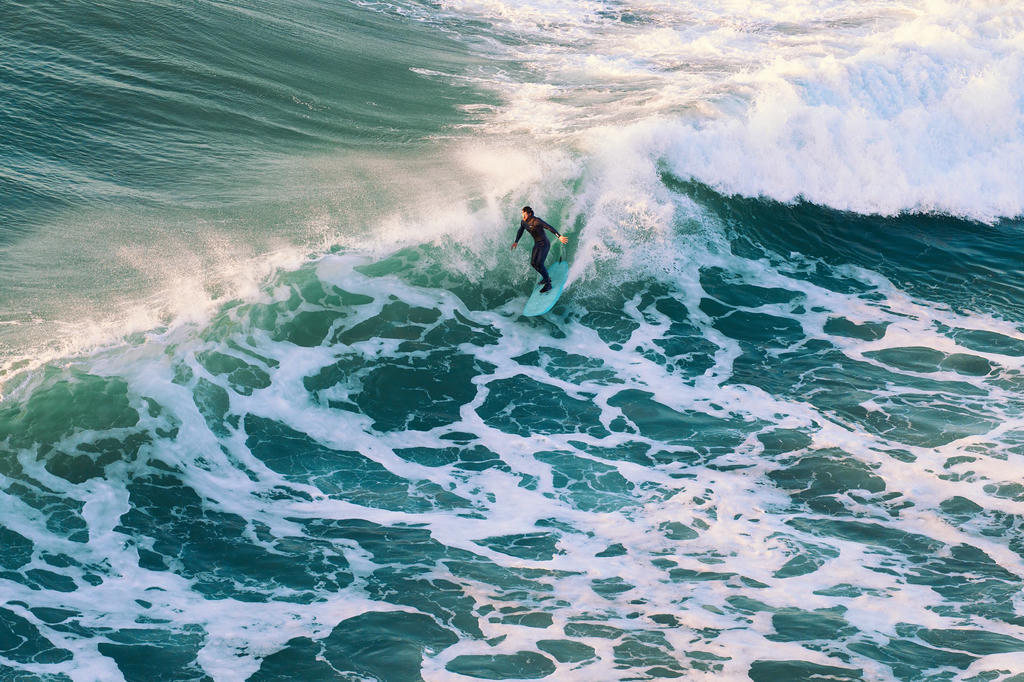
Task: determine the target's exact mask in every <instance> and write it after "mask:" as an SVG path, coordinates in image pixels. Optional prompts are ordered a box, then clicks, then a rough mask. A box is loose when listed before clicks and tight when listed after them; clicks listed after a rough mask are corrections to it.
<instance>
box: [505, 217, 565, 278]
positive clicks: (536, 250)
mask: <svg viewBox="0 0 1024 682" xmlns="http://www.w3.org/2000/svg"><path fill="white" fill-rule="evenodd" d="M545 229H547V230H551V233H552V234H554V235H555V236H556V237H561V236H562V235H560V234H559V233H558V230H556V229H555V228H553V227H551V226H550V225H548V224H547V223H546V222H544V221H543V220H541V219H540V218H538V217H537V216H535V215H532V216H530V217H529V218H528V219H527V220H521V221H520V222H519V231H518V232H516V239H515V243H516V244H518V243H519V238H520V237H522V236H523V230H526V231H527V232H529V233H530V236H531V237H533V253H532V254H530V265H532V266H533V269H534V270H536V271H537V272H539V273H540V276H541V277H542V278H543V281H544V282H550V281H551V278H550V277H549V276H548V269H547V268H546V267H544V261H545V259H547V257H548V251H549V250H551V242H549V241H548V236H547V235H546V234H544V230H545Z"/></svg>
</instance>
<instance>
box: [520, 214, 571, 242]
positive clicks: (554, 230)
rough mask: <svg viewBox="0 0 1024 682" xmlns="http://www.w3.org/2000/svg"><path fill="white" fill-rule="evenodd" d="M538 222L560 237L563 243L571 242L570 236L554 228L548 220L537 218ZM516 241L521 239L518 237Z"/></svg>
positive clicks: (559, 239)
mask: <svg viewBox="0 0 1024 682" xmlns="http://www.w3.org/2000/svg"><path fill="white" fill-rule="evenodd" d="M537 222H539V223H540V224H541V226H542V227H544V229H546V230H547V231H548V232H550V233H551V234H553V235H555V236H556V237H558V241H560V242H562V243H563V244H568V243H569V238H568V237H566V236H565V235H563V234H562V233H560V232H559V231H558V230H556V229H555V228H553V227H551V226H550V225H548V224H547V223H546V222H544V221H543V220H541V219H540V218H537ZM520 229H521V228H520ZM516 241H519V240H518V239H516Z"/></svg>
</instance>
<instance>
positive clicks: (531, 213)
mask: <svg viewBox="0 0 1024 682" xmlns="http://www.w3.org/2000/svg"><path fill="white" fill-rule="evenodd" d="M523 213H527V214H529V215H533V209H532V208H530V207H529V206H523Z"/></svg>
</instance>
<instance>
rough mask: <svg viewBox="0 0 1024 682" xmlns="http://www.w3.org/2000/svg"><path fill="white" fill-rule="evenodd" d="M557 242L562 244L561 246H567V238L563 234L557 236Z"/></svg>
mask: <svg viewBox="0 0 1024 682" xmlns="http://www.w3.org/2000/svg"><path fill="white" fill-rule="evenodd" d="M558 241H560V242H562V243H563V244H568V243H569V238H568V237H566V236H565V235H564V234H560V235H558Z"/></svg>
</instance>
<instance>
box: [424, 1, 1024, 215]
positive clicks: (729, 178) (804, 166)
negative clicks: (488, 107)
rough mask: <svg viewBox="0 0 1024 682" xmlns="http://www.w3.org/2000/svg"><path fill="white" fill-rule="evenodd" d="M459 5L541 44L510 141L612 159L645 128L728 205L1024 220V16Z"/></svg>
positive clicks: (977, 11) (679, 168)
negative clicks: (1023, 180) (553, 142)
mask: <svg viewBox="0 0 1024 682" xmlns="http://www.w3.org/2000/svg"><path fill="white" fill-rule="evenodd" d="M441 7H442V8H443V9H445V10H447V11H448V13H449V14H445V15H444V16H445V17H452V18H453V19H454V20H455V30H465V31H467V32H472V31H474V28H473V24H472V23H471V22H469V21H467V20H466V16H467V15H468V16H471V17H473V18H474V19H476V20H479V21H484V22H486V23H487V24H488V25H489V26H490V27H491V28H493V29H494V30H495V31H496V32H499V33H501V34H503V35H508V36H514V37H518V38H519V39H520V40H522V41H523V42H524V43H525V45H521V44H518V43H513V45H514V48H512V49H514V50H515V52H516V54H521V55H522V61H523V64H524V66H525V67H526V68H525V71H522V72H517V73H516V75H515V78H504V79H498V80H497V81H495V82H493V87H495V88H496V89H498V90H499V92H501V91H508V92H510V93H511V94H510V95H509V96H508V97H507V101H506V105H505V106H504V107H502V108H501V109H500V110H498V111H497V112H495V114H494V116H493V117H492V122H491V124H490V125H492V126H495V127H497V128H498V129H499V130H504V131H508V132H516V131H519V132H526V133H528V134H530V135H533V136H542V137H552V138H554V139H559V138H566V137H570V138H572V137H579V138H582V144H584V145H585V146H588V147H589V148H591V149H594V148H600V147H602V146H603V145H604V144H606V141H607V139H608V138H609V137H615V136H616V135H618V134H620V133H619V131H618V129H619V128H621V127H622V126H623V125H624V124H630V123H633V122H636V121H638V120H639V121H641V123H638V124H637V125H636V126H633V128H638V129H639V130H628V131H627V132H626V134H627V135H630V136H632V137H633V138H634V139H646V140H648V141H650V142H651V143H652V144H654V145H656V149H654V150H653V154H654V155H656V156H658V157H664V158H665V159H666V160H667V161H668V162H669V163H670V164H671V165H672V166H673V168H674V169H675V172H677V173H678V174H679V175H681V176H683V177H687V178H689V177H692V178H694V179H696V180H699V181H701V182H704V183H707V184H709V185H712V186H714V187H716V188H718V189H719V190H721V191H724V192H726V193H736V194H743V195H746V196H765V197H769V198H772V199H776V200H780V201H794V200H797V199H802V200H806V201H809V202H812V203H817V204H821V205H826V206H830V207H832V208H837V209H842V210H849V211H855V212H859V213H874V214H881V215H889V216H891V215H897V214H900V213H907V212H910V213H939V214H948V215H953V216H958V217H964V218H968V219H974V220H979V221H983V222H993V221H996V220H998V219H1000V218H1015V217H1017V216H1020V215H1021V214H1022V213H1024V193H1022V190H1021V189H1020V187H1019V183H1016V182H1015V180H1014V178H1016V177H1019V176H1020V174H1021V172H1022V170H1024V161H1022V159H1024V154H1022V151H1024V149H1022V145H1024V114H1022V111H1024V106H1022V103H1024V56H1022V54H1021V52H1020V50H1019V49H1018V47H1017V46H1018V45H1019V42H1020V38H1021V36H1022V35H1024V10H1021V8H1019V7H1005V6H999V7H996V6H993V5H990V4H987V3H981V2H976V3H949V2H931V3H917V2H904V3H899V4H897V5H892V4H886V5H885V6H882V5H879V4H866V5H858V6H856V7H852V6H851V5H850V4H848V3H827V4H825V5H822V6H818V7H814V8H811V7H808V6H807V5H806V3H792V2H771V3H746V4H743V5H742V6H741V7H737V8H731V7H728V8H719V9H714V8H710V7H707V6H706V5H704V4H703V3H674V4H672V5H671V6H669V5H667V4H665V3H660V2H653V3H639V4H636V5H631V6H630V8H629V9H628V10H626V9H623V8H618V7H613V8H608V7H606V6H605V5H603V4H601V3H597V4H584V5H582V6H577V5H575V4H572V5H570V4H569V3H560V2H539V3H538V2H514V1H510V2H507V3H497V5H495V4H494V3H477V2H474V1H472V0H468V1H466V2H448V3H442V4H441ZM787 16H788V17H789V19H786V18H785V17H787ZM752 17H753V18H752ZM767 17H776V18H775V19H774V20H768V19H767ZM459 19H461V20H462V22H463V23H464V24H465V28H463V27H461V26H460V24H459V21H458V20H459ZM510 42H511V41H510ZM580 45H586V46H587V48H588V49H587V52H588V53H591V56H588V57H582V56H581V51H580V49H579V46H580ZM480 80H481V81H482V82H484V83H486V82H487V81H488V78H487V77H481V79H480Z"/></svg>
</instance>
